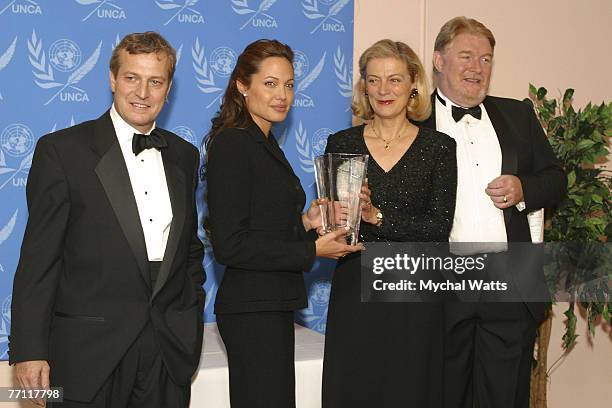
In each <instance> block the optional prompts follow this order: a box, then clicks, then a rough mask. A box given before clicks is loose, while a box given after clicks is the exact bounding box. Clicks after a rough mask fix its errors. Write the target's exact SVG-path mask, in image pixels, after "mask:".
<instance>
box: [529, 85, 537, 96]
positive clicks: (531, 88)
mask: <svg viewBox="0 0 612 408" xmlns="http://www.w3.org/2000/svg"><path fill="white" fill-rule="evenodd" d="M537 93H538V90H537V88H536V87H535V85H533V84H529V95H533V96H536V94H537Z"/></svg>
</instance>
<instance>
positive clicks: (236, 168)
mask: <svg viewBox="0 0 612 408" xmlns="http://www.w3.org/2000/svg"><path fill="white" fill-rule="evenodd" d="M207 177H208V178H207V179H208V197H207V200H208V210H209V220H210V228H211V233H212V234H211V243H212V246H213V251H214V254H215V258H216V259H217V261H219V262H220V263H221V264H224V265H226V269H225V274H224V276H223V280H222V282H221V285H220V286H219V291H218V293H217V298H216V302H215V311H216V313H239V312H253V311H273V310H276V311H279V310H280V311H282V310H295V309H301V308H304V307H306V306H307V301H306V290H305V286H304V281H303V277H302V272H304V271H308V270H310V268H311V266H312V264H313V262H314V258H315V245H314V242H313V239H312V236H311V235H309V234H307V233H306V231H305V230H304V226H303V224H302V210H303V208H304V203H305V200H306V197H305V194H304V190H303V189H302V186H301V184H300V179H299V178H298V177H297V176H296V175H295V173H294V172H293V170H292V169H291V165H290V164H289V162H288V161H287V159H286V158H285V155H284V154H283V152H282V150H281V149H280V147H279V146H278V144H277V143H276V140H275V139H274V137H273V136H272V134H270V135H269V137H268V138H266V137H265V136H264V134H263V132H262V131H261V130H260V129H259V128H258V127H257V126H256V125H255V124H252V125H251V126H250V127H248V128H247V129H236V128H231V129H224V130H223V131H222V132H221V133H219V134H218V135H217V136H216V137H215V139H214V141H213V142H212V145H211V147H210V150H209V153H208V164H207Z"/></svg>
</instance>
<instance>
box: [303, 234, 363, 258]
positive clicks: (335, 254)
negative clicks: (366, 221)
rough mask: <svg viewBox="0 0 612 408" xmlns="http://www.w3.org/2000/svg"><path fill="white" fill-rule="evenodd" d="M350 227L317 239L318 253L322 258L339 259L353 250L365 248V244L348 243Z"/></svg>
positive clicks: (357, 250)
mask: <svg viewBox="0 0 612 408" xmlns="http://www.w3.org/2000/svg"><path fill="white" fill-rule="evenodd" d="M347 233H348V228H346V229H345V228H341V229H338V230H336V231H332V232H329V233H327V234H325V235H323V236H321V237H319V238H318V239H317V240H316V241H315V246H316V254H317V256H318V257H321V258H331V259H338V258H341V257H343V256H345V255H348V254H350V253H353V252H359V251H363V250H364V246H363V244H361V243H360V244H357V245H347V243H346V234H347Z"/></svg>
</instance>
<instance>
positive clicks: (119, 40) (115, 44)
mask: <svg viewBox="0 0 612 408" xmlns="http://www.w3.org/2000/svg"><path fill="white" fill-rule="evenodd" d="M120 42H121V39H120V38H119V33H117V35H116V36H115V41H113V42H112V43H111V45H110V46H111V53H112V52H113V51H115V48H117V46H118V45H119V43H120Z"/></svg>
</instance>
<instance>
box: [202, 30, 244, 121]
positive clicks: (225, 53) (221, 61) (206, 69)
mask: <svg viewBox="0 0 612 408" xmlns="http://www.w3.org/2000/svg"><path fill="white" fill-rule="evenodd" d="M191 58H192V66H193V69H194V71H195V79H196V82H197V86H198V89H199V90H200V91H202V93H204V94H207V95H208V94H217V96H216V97H215V98H214V99H213V100H212V101H210V103H209V104H208V105H206V109H210V107H211V106H213V105H215V104H216V103H218V102H219V101H220V100H221V96H223V88H221V86H220V84H219V85H217V83H216V81H215V74H217V75H218V76H220V77H228V76H229V75H230V74H231V73H232V70H233V69H234V65H235V64H236V60H237V56H236V53H235V52H234V50H232V49H231V48H229V47H218V48H216V49H215V50H214V51H213V52H212V54H211V56H210V63H209V61H208V59H207V58H206V53H205V52H204V45H202V44H200V39H199V38H197V37H196V40H195V43H194V45H193V47H192V48H191Z"/></svg>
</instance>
